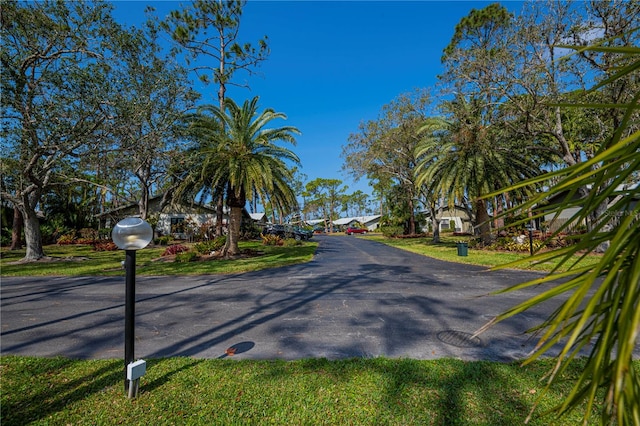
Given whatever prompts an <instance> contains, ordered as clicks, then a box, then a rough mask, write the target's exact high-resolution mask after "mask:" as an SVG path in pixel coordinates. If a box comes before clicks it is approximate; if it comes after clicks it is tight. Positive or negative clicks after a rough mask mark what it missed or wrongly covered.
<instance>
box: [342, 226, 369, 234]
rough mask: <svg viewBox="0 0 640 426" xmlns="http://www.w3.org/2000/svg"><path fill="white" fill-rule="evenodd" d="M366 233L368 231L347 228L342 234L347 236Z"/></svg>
mask: <svg viewBox="0 0 640 426" xmlns="http://www.w3.org/2000/svg"><path fill="white" fill-rule="evenodd" d="M367 232H369V230H368V229H365V228H352V227H348V228H347V230H346V231H344V233H345V234H347V235H353V234H366V233H367Z"/></svg>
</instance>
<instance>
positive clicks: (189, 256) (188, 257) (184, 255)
mask: <svg viewBox="0 0 640 426" xmlns="http://www.w3.org/2000/svg"><path fill="white" fill-rule="evenodd" d="M197 257H198V255H197V254H196V253H195V252H193V251H183V252H180V253H178V254H176V262H178V263H188V262H192V261H194V260H196V258H197Z"/></svg>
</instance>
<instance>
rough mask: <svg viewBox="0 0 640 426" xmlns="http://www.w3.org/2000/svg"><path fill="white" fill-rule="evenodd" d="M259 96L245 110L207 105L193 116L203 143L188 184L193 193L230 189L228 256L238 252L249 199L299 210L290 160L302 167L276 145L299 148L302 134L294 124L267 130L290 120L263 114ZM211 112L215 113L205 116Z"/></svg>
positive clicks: (270, 111)
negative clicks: (273, 123)
mask: <svg viewBox="0 0 640 426" xmlns="http://www.w3.org/2000/svg"><path fill="white" fill-rule="evenodd" d="M258 99H259V98H258V97H255V98H253V99H252V100H250V101H245V102H244V104H243V105H242V107H240V106H238V105H237V104H236V103H235V102H234V101H233V100H231V99H228V98H227V99H226V100H225V110H221V109H220V108H218V107H216V106H208V107H206V108H203V109H202V110H201V111H200V116H199V117H194V120H193V121H192V123H193V129H194V132H193V133H192V134H193V136H194V137H196V138H197V139H199V140H200V143H201V145H200V150H199V152H198V153H197V154H196V155H195V156H194V157H193V158H195V159H196V161H197V168H196V169H194V171H193V172H192V173H191V175H190V177H189V179H187V180H186V181H185V187H190V188H191V192H192V193H195V192H197V191H202V190H204V191H205V192H206V191H213V189H214V188H216V187H220V186H222V187H224V188H226V203H227V206H228V207H229V209H230V216H229V232H228V235H227V244H226V245H225V248H224V250H223V254H224V255H226V256H233V255H236V254H238V252H239V249H238V239H239V235H240V224H241V221H242V210H243V208H244V207H245V204H246V202H247V201H252V200H253V198H254V197H256V196H258V197H260V199H261V200H263V201H264V200H265V199H266V197H267V196H268V197H269V199H270V201H271V202H272V203H273V204H274V205H276V206H277V207H278V208H279V209H280V210H285V211H286V210H291V209H292V208H294V207H296V206H297V200H296V194H295V193H294V191H293V190H292V189H291V183H292V180H293V175H292V171H291V168H290V167H289V166H288V164H287V162H290V163H294V164H299V163H300V160H299V158H298V156H297V155H296V154H295V153H293V152H292V151H291V150H289V149H287V148H284V147H281V146H278V145H276V144H275V142H277V141H283V142H289V143H291V144H294V145H295V142H296V141H295V135H297V134H300V131H299V130H298V129H297V128H295V127H292V126H283V127H276V128H267V127H266V126H267V125H268V124H269V123H270V122H271V121H272V120H275V119H286V115H285V114H283V113H279V112H275V111H274V110H273V109H270V108H267V109H265V110H264V111H262V112H260V113H258ZM205 110H207V111H209V112H210V113H211V114H212V115H204V114H203V112H204V111H205Z"/></svg>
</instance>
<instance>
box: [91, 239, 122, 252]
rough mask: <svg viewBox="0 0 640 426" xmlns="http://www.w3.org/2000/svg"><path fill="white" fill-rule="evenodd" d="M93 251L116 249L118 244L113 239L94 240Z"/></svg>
mask: <svg viewBox="0 0 640 426" xmlns="http://www.w3.org/2000/svg"><path fill="white" fill-rule="evenodd" d="M93 250H94V251H116V250H118V246H117V245H115V243H114V242H113V241H96V242H94V243H93Z"/></svg>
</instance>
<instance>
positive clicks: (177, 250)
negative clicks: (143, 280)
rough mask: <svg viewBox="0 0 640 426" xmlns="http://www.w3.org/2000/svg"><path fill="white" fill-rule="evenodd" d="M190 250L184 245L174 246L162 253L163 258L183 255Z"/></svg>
mask: <svg viewBox="0 0 640 426" xmlns="http://www.w3.org/2000/svg"><path fill="white" fill-rule="evenodd" d="M188 250H189V248H188V247H185V246H183V245H182V244H173V245H171V246H169V247H167V249H166V250H165V251H164V253H162V256H171V255H174V254H178V253H182V252H184V251H188Z"/></svg>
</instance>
